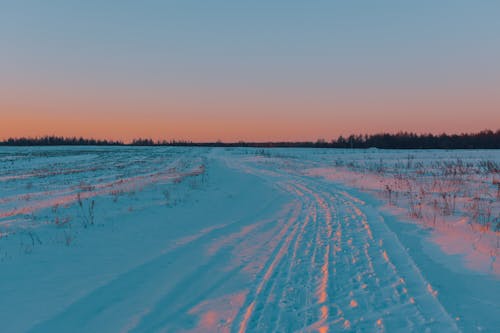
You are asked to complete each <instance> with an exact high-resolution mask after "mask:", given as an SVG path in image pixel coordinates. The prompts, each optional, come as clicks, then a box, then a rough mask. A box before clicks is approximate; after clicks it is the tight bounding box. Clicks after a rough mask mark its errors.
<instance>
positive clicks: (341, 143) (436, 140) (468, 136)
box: [0, 130, 500, 149]
mask: <svg viewBox="0 0 500 333" xmlns="http://www.w3.org/2000/svg"><path fill="white" fill-rule="evenodd" d="M0 146H195V147H261V148H273V147H290V148H293V147H297V148H381V149H500V130H497V131H496V132H493V131H491V130H484V131H481V132H478V133H462V134H440V135H433V134H415V133H408V132H399V133H396V134H389V133H382V134H373V135H350V136H348V137H343V136H339V137H338V138H337V139H336V140H331V141H326V140H322V139H320V140H317V141H315V142H243V141H239V142H230V143H227V142H220V141H217V142H204V143H197V142H191V141H176V140H172V141H165V140H163V141H154V140H151V139H135V140H133V141H132V142H130V143H125V142H122V141H110V140H95V139H85V138H67V137H59V136H44V137H36V138H10V139H7V140H4V141H0Z"/></svg>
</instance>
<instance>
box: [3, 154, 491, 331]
mask: <svg viewBox="0 0 500 333" xmlns="http://www.w3.org/2000/svg"><path fill="white" fill-rule="evenodd" d="M499 163H500V152H497V151H462V152H460V151H458V152H457V151H455V152H443V151H439V152H438V151H426V152H424V151H411V152H409V151H379V150H360V151H350V150H314V149H310V150H300V149H268V150H261V149H222V148H216V149H208V148H206V149H205V148H130V147H111V148H95V147H85V148H82V147H71V148H0V322H1V324H2V326H1V331H2V332H69V331H71V332H129V331H130V332H188V331H191V332H245V331H247V332H312V331H316V332H336V331H370V332H377V331H379V332H395V331H401V332H411V331H414V332H425V331H429V332H455V331H465V332H474V331H488V332H495V331H498V327H500V301H499V300H500V277H499V270H498V262H497V261H496V258H497V256H498V243H497V242H498V237H499V233H498V231H497V230H496V228H497V224H498V213H499V201H498V198H497V197H496V195H497V192H496V191H497V185H496V183H495V179H497V178H495V177H498V171H496V169H495V166H496V165H498V164H499ZM443 193H447V194H446V195H443Z"/></svg>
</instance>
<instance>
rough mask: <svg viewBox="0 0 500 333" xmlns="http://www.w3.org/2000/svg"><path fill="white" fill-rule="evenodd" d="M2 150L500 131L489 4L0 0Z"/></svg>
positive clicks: (494, 16) (499, 15)
mask: <svg viewBox="0 0 500 333" xmlns="http://www.w3.org/2000/svg"><path fill="white" fill-rule="evenodd" d="M0 6H1V8H0V139H3V138H6V137H10V136H38V135H45V134H56V135H65V136H86V137H97V138H113V139H123V140H130V139H131V138H135V137H152V138H155V139H160V138H161V139H172V138H177V139H190V140H194V141H214V140H218V139H220V140H225V141H236V140H256V141H265V140H316V139H318V138H324V139H327V140H328V139H331V138H334V137H336V136H338V135H339V134H350V133H374V132H380V131H389V132H395V131H399V130H408V131H416V132H434V133H437V132H442V131H446V132H463V131H467V132H469V131H477V130H481V129H485V128H491V129H494V130H496V129H498V128H500V60H499V59H500V1H498V0H490V1H488V0H485V1H473V0H470V1H463V0H439V1H436V0H424V1H405V0H397V1H396V0H394V1H386V0H378V1H373V0H366V1H357V0H352V1H334V0H329V1H315V0H310V1H293V0H288V1H280V0H265V1H264V0H254V1H234V0H233V1H229V0H228V1H221V0H215V1H207V0H204V1H192V0H177V1H168V0H164V1H160V0H157V1H152V0H150V1H148V0H143V1H130V0H116V1H111V0H108V1H105V0H86V1H83V0H82V1H72V0H51V1H40V0H39V1H15V0H12V1H2V2H1V4H0Z"/></svg>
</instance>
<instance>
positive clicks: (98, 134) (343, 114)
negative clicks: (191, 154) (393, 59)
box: [0, 92, 500, 142]
mask: <svg viewBox="0 0 500 333" xmlns="http://www.w3.org/2000/svg"><path fill="white" fill-rule="evenodd" d="M27 95H28V94H27ZM11 96H14V97H15V94H14V95H11ZM29 96H30V98H29V99H28V98H26V99H25V100H23V99H22V98H21V97H20V96H18V97H15V98H12V99H10V100H9V98H3V99H2V100H1V101H0V110H7V112H2V113H3V114H2V121H1V122H0V139H6V138H8V137H22V136H29V137H33V136H43V135H61V136H83V137H93V138H99V139H114V140H124V141H130V140H132V139H134V138H138V137H148V138H153V139H155V140H156V139H167V140H170V139H178V140H192V141H198V142H199V141H216V140H222V141H239V140H245V141H279V140H284V141H302V140H316V139H320V138H321V139H326V140H330V139H333V138H336V137H338V136H339V135H349V134H358V133H361V134H365V133H366V134H372V133H379V132H390V133H393V132H398V131H412V132H417V133H434V134H437V133H443V132H447V133H462V132H476V131H480V130H483V129H492V130H497V129H498V128H500V112H497V110H500V98H492V97H491V95H490V96H481V95H478V96H472V95H471V94H468V95H464V94H463V95H462V96H456V95H455V96H440V97H436V96H434V97H433V96H404V94H399V95H398V94H395V95H394V96H388V94H387V95H385V96H384V95H382V94H381V95H378V96H373V95H372V94H368V93H366V94H361V93H360V94H359V95H358V97H357V98H356V96H341V97H337V98H329V99H321V98H318V99H314V98H301V97H303V96H286V97H285V98H283V97H280V96H278V97H273V96H267V97H262V98H259V97H258V96H245V95H244V94H242V95H240V96H235V97H234V98H232V99H231V98H225V97H223V96H220V97H217V96H212V97H210V98H203V97H201V96H197V97H189V96H186V97H184V98H179V97H177V98H170V99H169V98H168V96H167V97H166V98H165V99H161V98H158V97H156V98H155V99H152V98H149V99H148V98H140V97H138V96H131V95H128V96H127V95H126V94H125V95H124V96H123V97H121V98H120V97H119V96H114V97H113V96H110V97H108V98H106V97H103V96H101V97H100V98H98V97H96V96H93V97H90V98H89V97H88V96H79V95H73V96H67V95H66V96H64V95H63V94H61V95H59V96H58V95H57V92H56V93H53V94H52V98H49V97H50V95H49V94H44V95H40V96H38V97H37V96H36V95H35V94H29ZM485 98H487V99H485Z"/></svg>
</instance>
